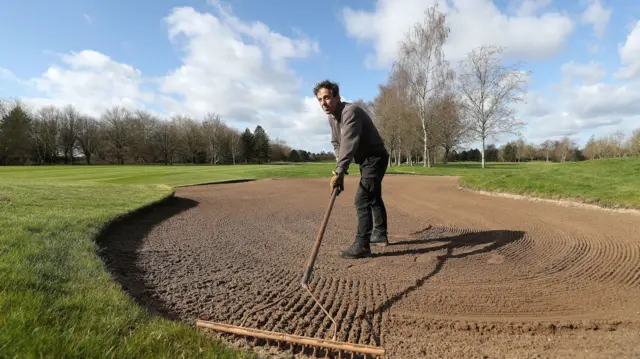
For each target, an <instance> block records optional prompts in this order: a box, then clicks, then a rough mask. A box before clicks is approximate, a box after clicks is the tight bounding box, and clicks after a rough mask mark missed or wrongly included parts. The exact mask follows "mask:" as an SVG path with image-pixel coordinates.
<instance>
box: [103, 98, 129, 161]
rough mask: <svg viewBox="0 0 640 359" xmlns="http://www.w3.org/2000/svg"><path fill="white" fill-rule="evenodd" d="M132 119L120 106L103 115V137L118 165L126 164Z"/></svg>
mask: <svg viewBox="0 0 640 359" xmlns="http://www.w3.org/2000/svg"><path fill="white" fill-rule="evenodd" d="M130 117H131V114H130V113H129V111H128V110H127V109H125V108H124V107H120V106H113V107H112V108H110V109H108V110H107V111H105V113H104V114H103V115H102V135H103V136H104V140H105V144H106V145H107V148H108V151H109V152H110V153H111V155H112V156H114V157H115V158H116V163H118V164H124V157H125V153H126V151H127V146H128V145H129V144H130V137H131V132H130V129H131V128H130V127H131V126H130V121H129V118H130Z"/></svg>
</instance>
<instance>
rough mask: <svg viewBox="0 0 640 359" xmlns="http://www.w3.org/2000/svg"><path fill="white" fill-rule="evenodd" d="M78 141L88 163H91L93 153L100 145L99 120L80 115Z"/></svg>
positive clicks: (77, 126) (77, 125)
mask: <svg viewBox="0 0 640 359" xmlns="http://www.w3.org/2000/svg"><path fill="white" fill-rule="evenodd" d="M76 129H77V132H76V142H77V144H78V148H79V149H80V152H82V154H83V155H84V158H85V161H86V162H87V164H88V165H90V164H91V155H92V154H94V153H95V152H96V150H97V147H98V141H99V138H98V137H99V129H100V127H99V125H98V121H97V120H96V119H95V118H93V117H89V116H80V117H79V118H78V121H77V123H76Z"/></svg>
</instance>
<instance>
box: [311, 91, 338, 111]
mask: <svg viewBox="0 0 640 359" xmlns="http://www.w3.org/2000/svg"><path fill="white" fill-rule="evenodd" d="M317 98H318V103H319V104H320V107H322V109H323V110H324V112H325V113H327V114H332V113H334V111H335V110H336V108H337V107H338V102H340V96H336V97H333V96H332V95H331V90H329V89H325V88H321V89H320V91H318V95H317Z"/></svg>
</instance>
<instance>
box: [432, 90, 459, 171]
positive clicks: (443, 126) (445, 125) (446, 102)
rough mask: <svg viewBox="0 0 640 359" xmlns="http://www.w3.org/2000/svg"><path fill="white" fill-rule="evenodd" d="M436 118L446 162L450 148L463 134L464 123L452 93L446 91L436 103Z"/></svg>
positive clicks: (456, 144)
mask: <svg viewBox="0 0 640 359" xmlns="http://www.w3.org/2000/svg"><path fill="white" fill-rule="evenodd" d="M436 118H437V119H438V127H439V129H438V131H437V132H438V133H439V135H440V136H439V141H438V142H439V143H440V146H442V149H443V150H444V154H443V156H444V163H447V161H448V158H449V154H450V153H451V150H452V149H453V148H455V147H456V146H458V145H459V144H460V143H461V142H462V140H463V139H464V136H465V133H466V132H465V130H466V128H465V125H464V122H463V120H462V116H461V115H460V108H459V105H458V102H457V99H456V97H455V95H454V94H453V93H448V94H447V95H446V96H445V97H444V98H443V99H442V101H440V102H439V103H438V107H437V109H436Z"/></svg>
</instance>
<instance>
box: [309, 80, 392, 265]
mask: <svg viewBox="0 0 640 359" xmlns="http://www.w3.org/2000/svg"><path fill="white" fill-rule="evenodd" d="M313 93H314V95H315V96H316V98H317V99H318V102H319V103H320V106H321V107H322V109H323V110H324V111H325V113H326V114H328V115H329V116H328V117H329V125H330V127H331V143H332V144H333V149H334V151H335V152H334V153H335V154H336V169H335V171H333V177H332V178H331V182H330V187H331V188H332V189H336V190H338V191H343V190H344V176H345V174H347V170H348V169H349V165H350V163H351V162H352V161H353V162H355V163H356V164H358V165H360V183H359V184H358V190H357V191H356V196H355V205H356V213H357V216H358V230H357V233H356V238H355V241H354V243H353V244H352V245H351V246H350V247H349V248H347V249H344V250H342V251H341V252H340V256H341V257H343V258H363V257H368V256H370V255H371V248H370V245H382V246H384V245H387V244H388V240H387V211H386V208H385V205H384V202H383V201H382V179H383V177H384V175H385V172H386V170H387V163H388V161H389V154H388V153H387V150H386V149H385V146H384V141H383V140H382V137H380V134H379V133H378V130H377V129H376V127H375V125H374V124H373V121H372V120H371V118H370V117H369V115H368V114H367V113H366V112H365V111H364V110H363V109H362V108H360V107H358V106H357V105H355V104H352V103H347V102H343V101H342V100H341V99H340V88H339V86H338V84H336V83H334V82H331V81H328V80H325V81H322V82H320V83H318V84H317V85H316V86H315V87H314V89H313ZM374 219H375V223H374Z"/></svg>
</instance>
